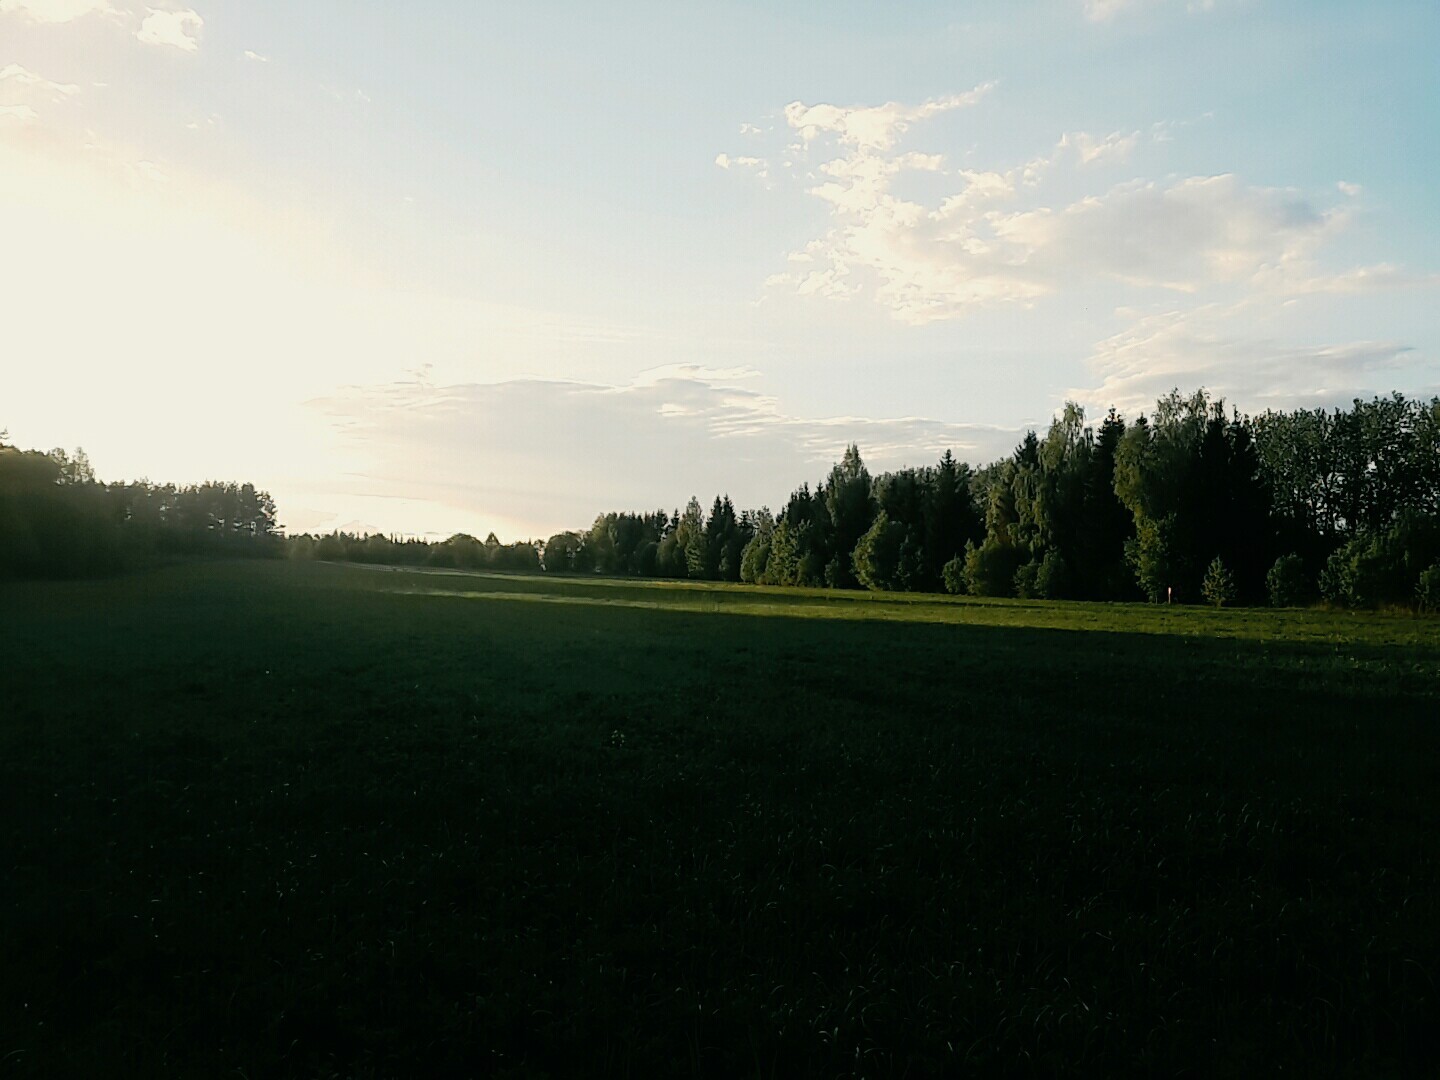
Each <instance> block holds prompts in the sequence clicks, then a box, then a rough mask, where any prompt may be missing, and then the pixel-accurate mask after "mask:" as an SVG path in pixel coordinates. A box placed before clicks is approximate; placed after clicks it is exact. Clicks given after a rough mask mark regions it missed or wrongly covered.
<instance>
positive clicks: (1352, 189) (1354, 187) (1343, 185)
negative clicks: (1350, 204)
mask: <svg viewBox="0 0 1440 1080" xmlns="http://www.w3.org/2000/svg"><path fill="white" fill-rule="evenodd" d="M1335 186H1336V187H1337V188H1339V189H1340V193H1341V194H1342V195H1349V196H1350V197H1351V198H1352V199H1353V198H1355V197H1356V196H1357V195H1359V194H1360V193H1361V192H1362V191H1364V190H1365V189H1364V188H1362V187H1361V186H1360V185H1359V184H1352V183H1350V182H1349V181H1347V180H1341V181H1338V182H1337V183H1336V184H1335Z"/></svg>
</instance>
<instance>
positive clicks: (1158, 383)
mask: <svg viewBox="0 0 1440 1080" xmlns="http://www.w3.org/2000/svg"><path fill="white" fill-rule="evenodd" d="M775 7H777V5H761V4H758V3H756V4H725V5H716V4H697V5H673V4H659V3H652V4H627V5H623V6H620V5H616V6H610V7H603V8H602V7H597V6H595V5H584V4H578V3H577V4H550V5H544V6H538V5H503V6H502V5H475V4H471V3H462V2H460V0H449V2H444V3H432V4H428V5H425V6H424V7H423V8H421V9H413V10H412V9H410V8H403V7H397V6H395V5H390V4H379V3H351V2H347V3H340V2H338V0H337V2H330V3H320V2H307V3H306V4H303V5H294V4H280V3H271V2H251V3H246V4H239V3H233V2H232V3H229V4H222V3H214V4H206V3H203V2H201V0H195V6H194V7H193V8H191V7H189V6H186V5H185V4H164V5H162V6H160V7H151V6H149V4H134V3H129V2H128V0H0V236H3V238H4V240H5V244H4V247H5V250H6V255H5V257H4V258H3V260H0V298H3V300H0V302H3V303H4V305H5V308H6V310H5V311H4V318H0V355H3V356H4V358H5V359H4V361H3V367H0V426H8V427H9V429H10V430H11V433H12V436H13V438H14V439H15V440H16V441H19V442H21V443H22V444H26V445H36V444H38V445H44V446H49V445H66V446H74V445H76V444H83V445H85V446H86V448H87V449H88V450H89V451H90V453H91V456H92V458H93V459H94V460H95V462H96V464H97V467H98V469H99V471H100V472H101V474H102V476H107V477H114V478H119V477H126V476H137V475H149V476H152V477H165V478H173V479H177V480H198V479H202V478H205V477H207V476H217V475H229V476H234V477H237V478H245V479H252V480H254V481H255V482H256V483H258V484H260V485H261V486H266V487H269V488H270V489H271V490H272V491H273V492H274V493H275V494H276V496H277V498H278V500H279V502H280V504H281V510H282V516H284V517H285V519H286V520H287V522H288V523H289V524H290V525H291V526H292V527H293V528H314V527H327V526H333V525H343V524H348V523H351V522H359V523H361V524H364V525H370V526H373V527H378V528H383V529H386V530H390V531H402V532H442V533H444V532H449V531H453V530H457V529H464V530H467V531H471V532H476V533H479V534H481V535H483V534H484V532H486V531H488V530H489V529H491V528H494V529H496V531H497V532H500V533H501V534H502V535H505V536H514V535H520V534H530V533H535V534H540V533H544V532H548V531H550V530H553V529H556V528H560V527H563V526H579V525H584V524H585V523H586V522H588V521H589V520H590V518H592V517H593V516H594V515H595V514H596V513H598V512H600V511H602V510H606V509H619V508H625V507H630V508H653V507H654V506H657V505H661V504H664V505H667V506H674V505H677V504H682V503H683V502H684V500H685V499H686V498H688V496H689V495H690V494H691V493H698V494H699V495H700V496H701V497H702V499H706V500H707V501H708V498H709V497H710V496H711V495H713V494H714V493H715V492H717V491H720V490H728V491H729V492H730V493H731V494H732V496H734V497H735V499H736V501H737V502H738V503H739V504H740V505H758V504H759V503H761V502H768V503H770V504H771V505H775V504H778V503H779V502H781V501H782V500H783V499H784V498H785V496H786V494H787V493H788V491H789V489H790V488H791V487H792V486H794V485H795V484H797V483H798V482H799V481H801V480H803V479H810V480H812V481H813V480H814V479H815V478H816V477H817V476H819V475H820V474H821V473H822V472H823V471H824V469H825V467H826V465H827V464H828V462H829V461H830V460H833V459H834V458H835V457H836V456H838V454H839V453H840V451H841V450H842V449H843V446H844V445H845V443H846V442H848V441H850V440H852V439H857V440H859V442H860V444H861V449H862V452H864V453H865V454H866V457H867V460H868V461H869V462H870V464H871V465H872V468H884V467H893V466H897V465H901V464H923V463H926V462H929V461H932V460H933V459H934V457H935V456H937V455H938V454H939V453H940V451H941V450H942V449H944V448H945V447H947V446H949V447H953V448H954V449H955V450H956V451H957V453H958V454H959V455H960V456H962V457H966V458H969V459H970V460H972V461H976V462H984V461H987V460H990V459H991V458H993V457H995V456H997V455H998V454H1000V453H1003V452H1005V451H1006V450H1007V449H1008V448H1009V446H1011V445H1013V443H1014V441H1015V439H1016V438H1017V437H1018V433H1019V432H1020V430H1021V429H1022V428H1023V427H1024V426H1025V425H1029V424H1038V425H1042V426H1043V425H1044V424H1045V423H1047V422H1048V419H1049V416H1050V415H1051V413H1052V411H1053V410H1055V409H1056V408H1058V407H1059V406H1060V405H1061V403H1062V402H1063V401H1064V400H1065V398H1066V397H1075V398H1078V399H1079V400H1081V401H1082V402H1083V403H1085V404H1086V406H1087V407H1088V408H1089V409H1090V410H1091V414H1092V415H1095V414H1098V413H1101V412H1103V410H1104V409H1105V408H1106V407H1107V406H1109V405H1111V404H1114V405H1119V406H1120V407H1122V408H1123V409H1125V410H1126V411H1127V412H1130V413H1132V414H1133V413H1134V412H1135V411H1137V410H1138V409H1140V408H1143V407H1144V406H1145V402H1146V401H1148V400H1153V397H1154V396H1155V395H1156V394H1159V393H1162V392H1164V391H1165V390H1167V389H1169V387H1170V386H1171V385H1173V384H1174V383H1176V382H1180V383H1181V384H1182V388H1186V389H1188V388H1190V387H1191V386H1193V385H1199V384H1202V383H1203V384H1204V385H1206V386H1209V387H1210V388H1211V389H1212V390H1214V391H1216V392H1217V393H1222V394H1226V395H1228V396H1229V397H1230V398H1231V400H1233V401H1234V402H1235V403H1236V404H1238V405H1239V406H1240V407H1242V408H1252V409H1260V408H1265V407H1267V406H1270V405H1282V406H1283V405H1291V404H1297V403H1306V404H1310V403H1315V404H1341V403H1344V402H1345V401H1347V400H1348V398H1349V397H1350V396H1351V395H1352V394H1356V393H1371V392H1384V391H1388V390H1390V389H1400V390H1404V391H1407V392H1411V393H1421V394H1427V395H1428V394H1431V393H1435V392H1436V391H1437V388H1440V374H1437V370H1436V364H1437V361H1440V355H1437V348H1440V341H1437V334H1436V330H1435V326H1434V320H1433V318H1432V316H1431V312H1432V311H1433V310H1434V309H1435V308H1436V306H1437V301H1440V288H1437V280H1436V275H1437V272H1440V265H1437V259H1436V257H1435V255H1434V252H1435V251H1436V250H1437V241H1440V196H1437V188H1436V187H1435V185H1434V183H1433V177H1434V176H1435V175H1436V172H1437V165H1440V162H1437V161H1436V160H1435V159H1436V155H1437V150H1436V146H1437V143H1436V140H1435V139H1434V138H1433V135H1434V133H1435V131H1436V128H1437V110H1440V75H1437V69H1436V66H1435V65H1434V64H1433V63H1432V58H1431V56H1430V53H1431V51H1432V47H1433V44H1434V42H1435V41H1437V40H1440V9H1437V8H1436V7H1435V5H1433V4H1429V3H1424V2H1420V0H1414V2H1403V3H1402V2H1397V3H1383V4H1381V3H1377V4H1370V5H1363V6H1362V5H1354V4H1349V3H1341V2H1338V0H1337V2H1307V3H1301V2H1298V0H1213V2H1209V3H1193V2H1191V3H1187V2H1186V0H1046V2H1040V0H1034V2H1019V3H1014V2H1004V3H1001V2H998V0H995V2H989V3H974V4H966V5H955V4H951V3H915V4H906V5H891V6H888V7H887V6H881V5H874V4H843V3H842V4H835V3H827V4H818V3H817V4H806V5H784V6H783V10H782V11H778V12H777V11H775V10H772V9H773V8H775ZM5 72H9V77H6V75H5V74H4V73H5ZM57 87H61V88H64V87H74V88H76V89H75V90H74V91H73V92H71V91H67V90H64V89H56V88H57ZM957 95H972V96H973V100H970V99H967V103H965V104H952V105H950V106H948V107H932V108H930V109H928V110H924V109H923V108H922V107H923V106H925V103H927V102H942V103H943V102H946V101H947V100H949V99H952V98H954V97H956V96H957ZM792 103H800V106H799V107H800V109H801V110H802V112H803V109H804V108H805V107H809V106H819V105H829V106H835V107H837V108H836V110H832V111H831V112H828V113H824V114H821V113H814V114H809V115H810V125H811V126H810V127H809V128H807V129H804V130H802V128H800V127H797V126H795V118H796V117H798V116H800V115H801V113H797V112H795V111H794V110H793V109H792V110H791V111H790V112H789V113H788V114H787V106H791V105H792ZM887 104H889V105H893V110H892V111H890V112H881V113H868V114H865V116H866V117H868V118H869V119H868V120H866V121H865V122H867V123H871V124H873V123H876V122H879V123H881V124H882V128H883V135H882V136H881V137H879V138H878V141H875V142H873V143H859V142H853V141H852V142H846V140H845V136H844V131H845V130H846V129H845V128H844V126H843V125H844V124H845V123H858V122H860V121H859V120H858V119H857V120H845V119H836V118H837V117H851V116H853V113H851V112H850V111H848V110H855V109H865V108H871V109H875V108H879V107H883V106H887ZM921 112H925V113H926V115H923V116H922V115H921ZM822 115H823V116H824V117H829V118H830V119H829V120H826V123H831V121H833V125H832V126H830V127H826V126H825V124H820V125H819V126H816V124H815V123H814V118H815V117H816V116H822ZM896 117H908V119H900V120H899V121H898V122H897V121H896ZM884 125H890V126H888V127H887V126H884ZM869 130H871V131H872V133H873V132H874V131H875V130H881V129H875V128H873V127H872V128H871V129H869ZM807 131H808V133H809V135H810V138H808V139H807V138H806V137H805V135H806V133H807ZM722 166H724V167H722ZM1027 170H1028V171H1027ZM985 175H990V176H991V180H988V181H986V183H990V184H991V185H992V186H991V188H990V189H988V190H989V195H987V196H986V197H985V199H981V198H980V196H979V194H978V193H979V192H980V191H981V187H982V186H983V185H981V186H976V187H974V188H973V189H972V190H971V192H970V195H969V196H967V198H970V199H971V200H972V202H971V203H965V204H964V205H957V206H951V208H950V209H949V210H948V211H947V210H946V209H945V208H946V205H947V204H946V199H947V197H950V196H956V195H961V194H962V193H964V192H965V191H966V189H967V187H969V186H970V185H971V184H972V182H974V181H975V178H977V177H982V176H985ZM995 177H999V178H1002V179H1004V178H1007V177H1008V180H1005V183H1008V184H1009V186H1010V188H1011V189H1012V190H1010V192H1009V193H1008V194H1006V195H1003V196H1002V195H1000V194H999V193H998V192H999V189H998V188H995V187H994V186H993V181H994V178H995ZM827 182H829V183H832V184H833V185H838V186H832V188H830V189H829V190H830V192H831V197H818V196H817V194H815V191H816V189H818V188H820V187H821V186H822V185H824V184H826V183H827ZM1342 185H1343V187H1342ZM1002 186H1003V185H1002ZM837 192H839V193H841V194H840V195H839V196H838V197H839V198H840V199H841V201H840V202H837V201H836V200H835V196H836V193H837ZM962 202H963V200H962Z"/></svg>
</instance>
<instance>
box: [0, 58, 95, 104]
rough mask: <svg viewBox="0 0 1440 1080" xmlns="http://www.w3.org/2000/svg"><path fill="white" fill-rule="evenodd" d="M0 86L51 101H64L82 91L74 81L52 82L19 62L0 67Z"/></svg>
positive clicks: (6, 89)
mask: <svg viewBox="0 0 1440 1080" xmlns="http://www.w3.org/2000/svg"><path fill="white" fill-rule="evenodd" d="M0 87H3V88H4V90H3V92H4V93H7V94H11V93H17V92H19V93H25V94H27V95H34V96H39V97H43V98H46V99H48V100H50V101H63V100H64V99H65V98H67V97H71V96H73V95H75V94H78V93H79V92H80V87H78V86H76V85H75V84H74V83H57V82H52V81H50V80H49V79H46V78H44V77H42V76H40V75H36V74H35V72H33V71H31V70H30V69H28V68H24V67H21V66H20V65H19V64H6V65H5V66H4V67H3V68H0Z"/></svg>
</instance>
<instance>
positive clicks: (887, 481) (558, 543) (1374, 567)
mask: <svg viewBox="0 0 1440 1080" xmlns="http://www.w3.org/2000/svg"><path fill="white" fill-rule="evenodd" d="M291 543H292V545H293V552H294V553H295V554H298V555H302V556H313V557H316V558H328V559H353V560H357V561H364V562H374V563H388V564H392V565H401V564H405V565H432V566H448V567H458V568H468V569H486V568H495V569H531V570H538V569H542V568H543V569H544V570H545V571H548V572H552V573H553V572H560V573H592V572H593V573H603V574H630V575H637V576H642V577H667V578H693V579H698V580H704V581H737V582H749V583H755V584H766V585H801V586H813V587H829V588H862V587H863V588H867V589H875V590H901V591H938V590H941V589H943V590H946V591H948V592H952V593H966V594H970V595H974V596H1018V597H1024V598H1030V597H1033V598H1044V599H1084V600H1140V599H1149V600H1152V601H1163V600H1172V601H1177V602H1211V603H1217V604H1218V603H1229V602H1241V603H1251V604H1253V603H1265V602H1269V603H1273V604H1277V605H1281V606H1293V605H1299V604H1306V603H1310V602H1312V601H1315V600H1319V599H1323V600H1325V601H1327V602H1329V603H1333V604H1341V605H1346V606H1372V605H1377V604H1401V605H1418V606H1421V607H1425V608H1429V609H1432V610H1433V609H1435V608H1436V607H1440V399H1436V400H1431V401H1429V402H1423V401H1416V400H1409V399H1407V398H1405V397H1404V396H1403V395H1401V394H1392V395H1391V396H1389V397H1380V398H1375V399H1373V400H1371V401H1360V400H1356V401H1355V402H1354V404H1353V405H1352V407H1351V408H1350V409H1348V410H1342V409H1335V410H1326V409H1322V408H1316V409H1301V410H1296V411H1293V412H1275V411H1271V412H1266V413H1263V414H1261V415H1259V416H1256V417H1249V416H1245V415H1242V414H1240V413H1238V412H1235V411H1233V410H1232V411H1230V412H1227V411H1226V409H1225V406H1224V403H1223V402H1221V401H1212V400H1211V399H1210V398H1209V396H1208V395H1206V394H1205V393H1204V392H1203V391H1201V392H1197V393H1195V394H1192V395H1189V396H1185V395H1182V394H1180V393H1179V392H1178V391H1176V392H1172V393H1171V394H1170V395H1169V396H1167V397H1165V398H1163V399H1161V400H1160V401H1159V402H1157V403H1156V407H1155V410H1154V412H1153V413H1152V414H1150V415H1148V416H1146V415H1142V416H1140V417H1138V418H1137V419H1136V420H1135V421H1134V422H1127V421H1126V420H1125V418H1124V417H1122V416H1120V415H1119V414H1118V413H1116V412H1115V411H1113V410H1112V411H1111V412H1110V414H1109V415H1108V416H1106V417H1105V419H1104V420H1103V421H1102V422H1101V423H1100V425H1099V426H1098V428H1096V427H1094V426H1092V425H1089V424H1087V423H1086V418H1085V414H1084V412H1083V410H1082V409H1080V408H1079V407H1078V406H1076V405H1074V404H1067V405H1066V407H1065V409H1064V411H1063V413H1062V414H1061V415H1060V416H1059V417H1057V418H1056V419H1055V420H1054V422H1053V423H1051V425H1050V428H1049V430H1048V431H1047V432H1046V433H1045V434H1044V435H1043V436H1041V435H1040V434H1038V433H1036V432H1033V431H1032V432H1030V433H1029V434H1027V435H1026V436H1025V438H1024V439H1023V440H1022V441H1021V443H1020V444H1019V445H1018V446H1017V447H1016V448H1015V451H1014V452H1013V453H1012V454H1011V455H1010V456H1009V457H1007V458H1004V459H1003V460H1001V461H997V462H994V463H992V464H990V465H987V466H985V467H984V468H982V469H978V470H975V469H972V468H971V467H970V466H968V465H966V464H964V463H961V462H958V461H956V460H955V458H954V456H953V455H952V454H950V453H949V452H948V451H947V452H946V453H945V454H944V455H943V456H942V457H941V458H940V460H939V462H938V463H937V464H935V465H932V466H926V467H920V468H908V469H901V470H899V471H896V472H891V473H885V474H882V475H880V476H871V475H870V473H869V471H868V470H867V469H866V467H865V464H864V462H863V460H862V459H861V456H860V451H859V449H858V447H856V446H851V447H849V449H848V450H847V451H846V452H845V455H844V457H843V458H842V459H841V460H840V461H839V462H837V463H836V464H835V465H834V467H833V468H832V469H831V470H830V472H829V475H828V476H826V477H824V478H822V479H821V480H820V481H819V482H818V483H816V484H815V486H814V487H813V488H812V487H811V486H810V485H809V484H808V483H806V484H801V486H800V487H799V488H797V489H796V490H795V491H794V492H793V493H792V494H791V496H790V498H789V500H788V502H787V503H786V504H785V506H784V507H783V508H782V509H781V510H780V511H779V512H778V513H772V512H771V511H770V510H769V509H768V508H762V509H760V510H737V509H736V508H735V506H734V505H733V503H732V502H731V500H730V499H729V497H728V496H723V495H722V496H717V497H716V498H715V500H714V501H713V503H712V504H711V505H710V508H709V510H708V512H707V511H706V509H705V508H704V506H703V505H702V504H701V503H700V501H699V500H698V499H695V498H692V499H691V500H690V502H689V504H688V505H687V506H686V507H685V509H684V510H683V511H682V510H678V509H677V510H675V511H673V512H669V513H667V512H666V511H665V510H663V509H661V510H656V511H653V512H649V513H625V512H610V513H605V514H601V515H600V516H599V517H597V518H596V519H595V521H594V523H593V524H592V525H591V526H590V528H589V529H588V530H584V531H571V532H562V533H558V534H556V535H555V536H552V537H550V538H549V539H548V540H545V541H544V542H534V543H518V544H508V545H507V544H501V543H500V542H499V541H498V540H497V539H496V538H495V536H494V535H493V534H492V535H491V536H489V537H487V538H486V540H485V541H484V542H483V543H482V542H481V541H479V540H477V539H475V538H474V537H471V536H466V535H458V536H453V537H451V538H450V539H448V540H446V541H444V542H443V543H438V544H427V543H424V542H421V541H393V540H390V539H387V538H385V537H380V536H369V537H361V536H347V535H344V534H332V535H331V536H327V537H323V538H315V537H308V536H307V537H300V538H296V539H293V540H292V541H291Z"/></svg>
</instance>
